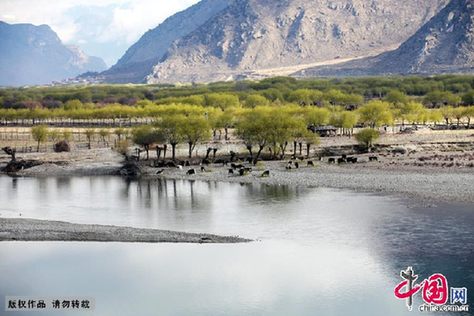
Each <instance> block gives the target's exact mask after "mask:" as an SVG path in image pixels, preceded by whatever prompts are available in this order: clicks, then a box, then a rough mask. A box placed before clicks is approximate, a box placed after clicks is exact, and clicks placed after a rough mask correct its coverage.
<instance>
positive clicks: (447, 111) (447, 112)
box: [439, 106, 454, 125]
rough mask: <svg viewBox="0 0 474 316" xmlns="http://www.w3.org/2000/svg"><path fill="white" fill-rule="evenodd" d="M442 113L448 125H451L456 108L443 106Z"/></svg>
mask: <svg viewBox="0 0 474 316" xmlns="http://www.w3.org/2000/svg"><path fill="white" fill-rule="evenodd" d="M439 111H440V113H441V115H442V116H443V118H444V120H445V122H446V125H449V124H450V122H451V120H452V119H453V117H454V108H453V107H452V106H443V107H442V108H440V109H439Z"/></svg>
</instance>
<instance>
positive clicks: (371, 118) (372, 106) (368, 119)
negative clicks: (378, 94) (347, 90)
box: [358, 100, 393, 128]
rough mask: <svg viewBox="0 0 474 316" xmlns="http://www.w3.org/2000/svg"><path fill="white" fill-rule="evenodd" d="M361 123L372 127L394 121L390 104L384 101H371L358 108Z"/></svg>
mask: <svg viewBox="0 0 474 316" xmlns="http://www.w3.org/2000/svg"><path fill="white" fill-rule="evenodd" d="M358 114H359V119H360V121H361V123H363V124H365V125H367V126H370V127H372V128H375V127H380V126H382V125H384V124H387V125H388V124H391V123H392V122H393V115H392V112H391V110H390V104H389V103H388V102H384V101H378V100H376V101H370V102H368V103H367V104H365V105H363V106H361V107H360V108H359V109H358Z"/></svg>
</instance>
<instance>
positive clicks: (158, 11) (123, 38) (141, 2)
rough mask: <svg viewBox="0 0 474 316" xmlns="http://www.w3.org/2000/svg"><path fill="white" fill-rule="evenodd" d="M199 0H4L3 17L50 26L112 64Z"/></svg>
mask: <svg viewBox="0 0 474 316" xmlns="http://www.w3.org/2000/svg"><path fill="white" fill-rule="evenodd" d="M198 1H199V0H0V20H1V21H4V22H7V23H10V24H15V23H32V24H35V25H41V24H47V25H49V26H50V27H51V28H52V29H53V30H54V31H55V32H56V33H57V34H58V36H59V37H60V38H61V40H62V41H63V42H64V43H65V44H67V45H77V46H79V47H81V48H82V49H83V50H84V51H85V52H86V53H87V54H88V55H91V56H98V57H101V58H102V59H104V61H105V62H106V63H107V65H108V66H112V65H113V64H115V63H116V62H117V60H118V59H119V58H120V57H121V56H122V55H123V54H124V53H125V51H126V50H127V48H129V47H130V46H131V45H132V44H133V43H135V42H136V41H137V40H138V39H139V38H140V36H141V35H143V34H144V33H145V32H146V31H148V30H149V29H152V28H155V27H156V26H158V24H160V23H161V22H163V21H164V20H165V19H166V18H167V17H169V16H171V15H172V14H174V13H176V12H178V11H182V10H184V9H186V8H187V7H189V6H191V5H193V4H195V3H197V2H198Z"/></svg>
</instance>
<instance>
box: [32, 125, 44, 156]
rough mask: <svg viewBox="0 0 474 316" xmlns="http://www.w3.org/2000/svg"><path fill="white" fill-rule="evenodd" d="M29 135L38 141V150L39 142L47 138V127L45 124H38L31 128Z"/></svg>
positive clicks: (37, 148)
mask: <svg viewBox="0 0 474 316" xmlns="http://www.w3.org/2000/svg"><path fill="white" fill-rule="evenodd" d="M31 135H32V136H33V139H34V140H35V141H36V142H37V143H38V146H37V147H36V151H37V152H39V149H40V144H41V143H42V142H45V141H46V139H48V127H47V126H46V125H38V126H34V127H32V128H31Z"/></svg>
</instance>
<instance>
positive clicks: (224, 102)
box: [204, 93, 240, 110]
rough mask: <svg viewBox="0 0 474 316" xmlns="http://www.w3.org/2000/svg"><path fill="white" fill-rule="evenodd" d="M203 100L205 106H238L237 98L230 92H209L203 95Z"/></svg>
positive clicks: (223, 107) (223, 108)
mask: <svg viewBox="0 0 474 316" xmlns="http://www.w3.org/2000/svg"><path fill="white" fill-rule="evenodd" d="M204 102H205V105H206V106H212V107H215V108H221V109H222V110H225V109H227V108H229V107H236V106H240V101H239V98H238V97H237V96H235V95H232V94H226V93H210V94H206V95H204Z"/></svg>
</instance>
